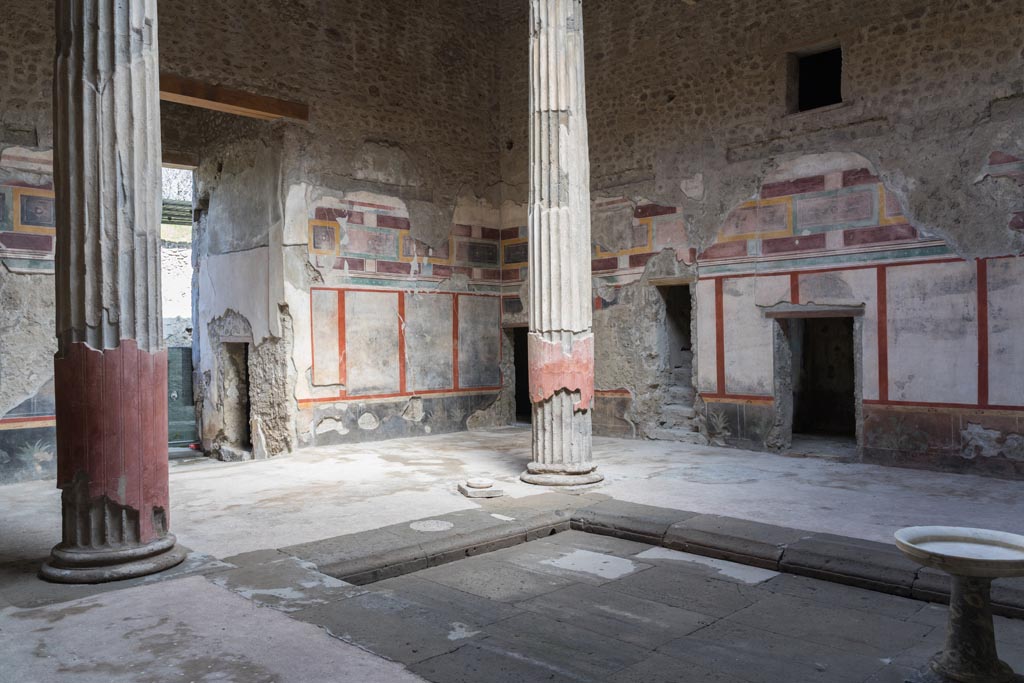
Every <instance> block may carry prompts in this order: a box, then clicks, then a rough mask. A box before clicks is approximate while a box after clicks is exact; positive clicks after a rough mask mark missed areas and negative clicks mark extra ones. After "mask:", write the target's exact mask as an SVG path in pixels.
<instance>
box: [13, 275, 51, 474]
mask: <svg viewBox="0 0 1024 683" xmlns="http://www.w3.org/2000/svg"><path fill="white" fill-rule="evenodd" d="M53 311H54V301H53V276H52V275H50V274H35V275H33V274H20V273H12V272H10V271H9V270H8V268H7V266H5V265H4V264H3V263H0V484H8V483H13V482H17V481H26V480H31V479H43V478H48V477H53V476H55V475H56V467H57V456H56V442H55V435H54V430H53V422H52V419H48V418H50V417H52V415H53V354H54V353H55V352H56V350H57V341H56V338H55V337H54V335H53V325H54V321H53V315H54V313H53Z"/></svg>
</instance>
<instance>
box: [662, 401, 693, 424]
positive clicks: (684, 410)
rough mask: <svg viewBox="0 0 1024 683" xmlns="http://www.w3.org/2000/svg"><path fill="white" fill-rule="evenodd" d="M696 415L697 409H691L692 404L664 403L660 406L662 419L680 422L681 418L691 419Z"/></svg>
mask: <svg viewBox="0 0 1024 683" xmlns="http://www.w3.org/2000/svg"><path fill="white" fill-rule="evenodd" d="M696 415H697V411H695V410H694V409H693V406H692V405H685V404H681V403H666V404H665V405H663V406H662V407H661V419H662V420H669V419H672V420H675V421H677V422H682V421H683V420H692V419H693V418H694V417H695V416H696Z"/></svg>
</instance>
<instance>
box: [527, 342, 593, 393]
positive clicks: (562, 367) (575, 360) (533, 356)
mask: <svg viewBox="0 0 1024 683" xmlns="http://www.w3.org/2000/svg"><path fill="white" fill-rule="evenodd" d="M529 353H530V402H531V403H541V402H543V401H546V400H548V399H549V398H551V397H552V396H554V395H555V392H557V391H561V390H562V389H566V390H568V391H578V392H580V400H579V401H578V402H576V403H574V404H573V408H575V409H576V410H577V411H582V410H590V408H591V407H592V406H593V405H594V335H593V334H588V335H587V336H585V337H581V338H579V339H576V340H574V341H573V343H572V347H571V350H570V353H569V355H566V354H565V353H564V351H563V348H562V345H561V344H560V343H558V342H549V341H546V340H544V339H542V338H541V337H540V336H539V335H537V334H536V333H533V332H531V333H530V337H529Z"/></svg>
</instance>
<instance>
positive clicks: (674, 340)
mask: <svg viewBox="0 0 1024 683" xmlns="http://www.w3.org/2000/svg"><path fill="white" fill-rule="evenodd" d="M658 290H659V291H660V292H661V296H662V298H663V299H664V300H665V317H666V330H667V332H668V343H669V367H670V368H671V369H672V371H673V372H675V371H677V370H685V371H686V377H685V381H686V383H687V384H689V383H690V373H689V370H690V367H691V363H692V361H693V344H692V338H691V334H692V332H691V327H690V317H691V315H692V312H693V302H692V300H691V298H690V287H689V285H675V286H672V287H659V288H658Z"/></svg>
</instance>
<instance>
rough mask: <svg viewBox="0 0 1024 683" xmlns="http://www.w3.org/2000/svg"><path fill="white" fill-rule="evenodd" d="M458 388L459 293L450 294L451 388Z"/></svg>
mask: <svg viewBox="0 0 1024 683" xmlns="http://www.w3.org/2000/svg"><path fill="white" fill-rule="evenodd" d="M458 388H459V295H458V294H454V295H452V389H454V390H456V391H457V390H458Z"/></svg>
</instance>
